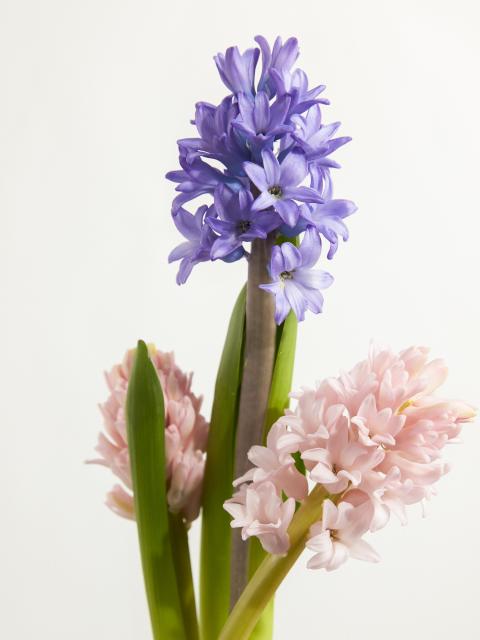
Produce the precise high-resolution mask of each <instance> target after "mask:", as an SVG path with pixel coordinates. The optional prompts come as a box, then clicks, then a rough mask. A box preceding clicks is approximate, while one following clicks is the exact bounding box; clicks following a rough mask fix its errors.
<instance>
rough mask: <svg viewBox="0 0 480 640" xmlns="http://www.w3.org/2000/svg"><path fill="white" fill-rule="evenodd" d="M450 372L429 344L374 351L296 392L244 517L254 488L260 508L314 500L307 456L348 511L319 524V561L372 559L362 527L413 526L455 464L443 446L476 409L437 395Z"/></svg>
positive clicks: (259, 453) (250, 477) (260, 452)
mask: <svg viewBox="0 0 480 640" xmlns="http://www.w3.org/2000/svg"><path fill="white" fill-rule="evenodd" d="M446 374H447V369H446V367H445V364H444V363H443V361H442V360H432V361H429V359H428V350H427V349H425V348H423V347H411V348H409V349H406V350H404V351H401V352H400V353H399V354H396V353H394V352H393V351H391V350H389V349H380V348H376V347H372V348H371V350H370V354H369V356H368V358H367V359H366V360H363V361H362V362H359V363H358V364H357V365H355V367H354V368H353V369H352V370H351V371H348V372H344V373H342V374H341V375H340V376H338V377H337V378H327V379H326V380H324V381H323V382H320V383H318V384H317V385H316V388H315V389H308V388H304V389H302V391H301V392H299V393H296V394H291V395H292V397H294V398H296V399H297V405H296V407H295V410H294V411H287V412H286V415H285V416H283V417H282V418H280V419H279V420H278V422H277V423H276V424H275V425H274V426H273V427H272V430H271V432H270V436H269V438H268V440H267V445H266V447H253V448H252V449H251V451H250V454H249V458H250V460H251V462H253V464H254V465H255V468H254V469H251V470H250V471H248V472H247V474H245V475H244V476H243V477H242V478H240V479H239V480H238V481H237V482H236V484H238V483H242V482H248V481H250V482H253V484H251V485H249V486H247V487H243V488H242V493H239V494H236V496H235V497H234V499H233V500H234V502H235V503H236V504H237V508H238V509H240V508H241V509H243V510H242V514H243V517H245V512H248V513H252V509H250V510H249V509H246V507H245V504H246V496H247V494H248V491H253V492H254V493H253V495H254V496H255V498H254V500H253V498H252V500H253V501H254V503H255V505H256V506H255V509H256V510H257V511H260V510H261V505H260V504H259V501H261V500H262V499H265V500H267V499H268V500H269V501H275V500H276V502H275V505H276V508H277V509H280V508H281V505H282V504H283V503H282V501H281V498H280V496H282V494H283V493H285V494H287V495H288V496H290V497H295V498H297V500H298V499H303V498H304V497H305V487H306V481H305V482H302V481H301V479H299V475H300V474H299V473H298V471H297V467H298V457H299V456H300V457H301V459H302V460H303V462H304V464H305V467H306V479H307V481H308V482H309V483H310V484H313V483H316V484H320V485H322V486H323V487H324V488H325V489H326V490H327V491H328V492H329V494H330V495H336V496H337V498H336V502H338V503H339V506H338V509H337V507H335V506H334V505H333V503H326V504H327V506H326V509H325V512H324V517H323V520H322V522H321V523H318V525H316V526H315V528H314V529H312V531H315V535H314V536H313V537H312V539H311V540H310V543H309V545H310V546H311V545H314V546H315V550H316V551H317V555H316V556H315V557H314V559H312V561H311V564H310V566H313V565H315V566H325V567H327V568H329V569H333V568H336V567H337V566H339V565H340V564H341V563H342V562H343V561H344V560H345V559H346V558H347V556H348V555H352V556H353V555H355V556H356V557H360V556H365V557H366V559H372V558H373V557H374V556H373V555H372V550H371V549H370V547H369V546H368V545H367V546H365V544H366V543H363V541H361V540H360V537H361V535H362V533H363V532H365V531H367V530H370V531H377V530H378V529H380V528H382V527H383V526H385V525H386V523H387V522H388V521H389V518H390V514H391V513H393V514H394V515H396V516H397V517H398V518H399V519H400V522H401V523H402V524H405V523H406V520H407V517H406V506H408V505H411V504H415V503H418V502H422V504H423V503H424V501H425V499H429V498H430V497H431V496H432V495H435V486H434V485H435V483H436V482H437V481H438V480H439V479H440V478H441V477H442V476H443V475H444V474H445V473H446V472H447V471H448V470H449V466H448V464H447V463H446V462H444V461H443V460H442V458H441V456H442V451H443V449H444V447H445V445H446V444H447V443H449V442H455V441H457V440H458V436H459V433H460V430H461V428H462V425H463V424H464V423H465V422H468V421H471V420H472V419H473V417H474V415H475V411H474V410H473V409H472V408H471V407H470V406H468V405H466V404H464V403H461V402H457V401H449V400H443V399H441V398H439V397H438V396H436V394H435V392H436V390H437V388H438V387H439V385H440V384H441V383H442V382H443V381H444V379H445V377H446ZM294 460H297V464H296V465H294V463H293V461H294ZM121 463H122V461H119V463H118V466H119V469H121V466H122V465H121ZM261 482H268V483H270V489H269V490H268V492H267V491H266V490H265V489H264V490H262V491H260V492H259V491H258V490H257V486H256V485H257V483H261ZM299 489H301V491H300V490H299ZM272 504H273V503H272ZM238 505H243V506H241V507H239V506H238ZM270 508H271V507H270ZM247 520H248V518H247ZM267 520H268V519H267ZM248 522H249V523H250V524H251V522H250V520H248ZM269 522H271V521H270V520H269ZM276 522H279V520H277V521H276ZM235 526H240V525H239V524H237V525H235ZM242 526H245V531H248V535H256V534H255V533H253V531H255V529H254V528H251V527H250V528H249V525H247V524H245V525H242ZM331 530H332V531H334V533H333V534H331V533H330V531H331ZM360 530H362V531H361V532H360V533H358V532H359V531H360ZM357 534H358V535H357ZM312 548H313V547H312ZM367 556H368V557H367Z"/></svg>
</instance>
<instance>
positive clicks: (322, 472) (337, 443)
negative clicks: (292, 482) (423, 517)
mask: <svg viewBox="0 0 480 640" xmlns="http://www.w3.org/2000/svg"><path fill="white" fill-rule="evenodd" d="M384 457H385V451H384V450H383V449H382V448H381V447H371V446H365V445H364V444H362V442H360V440H359V439H358V437H357V430H356V429H355V427H354V425H351V424H350V421H349V419H348V417H347V416H344V415H341V416H339V418H338V420H337V422H336V423H335V425H334V426H333V427H332V429H331V431H330V437H329V438H328V440H326V443H325V446H324V447H323V448H317V449H308V450H307V451H304V452H303V453H302V459H303V460H305V462H306V464H307V465H308V469H309V471H310V478H311V479H312V480H314V481H315V482H317V483H318V484H322V485H323V486H324V487H325V488H326V489H327V490H328V492H329V493H331V494H338V493H342V492H343V491H345V489H347V488H348V486H349V485H351V486H353V487H356V486H358V485H359V484H360V482H361V480H362V476H363V474H365V473H367V472H368V471H371V470H372V469H374V468H375V467H377V466H378V465H379V464H380V462H381V461H382V460H383V458H384ZM312 462H313V463H314V464H313V465H312V464H311V463H312Z"/></svg>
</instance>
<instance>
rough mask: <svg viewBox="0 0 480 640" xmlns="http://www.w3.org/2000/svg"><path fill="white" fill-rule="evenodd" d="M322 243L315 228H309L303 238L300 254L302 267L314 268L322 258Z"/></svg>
mask: <svg viewBox="0 0 480 640" xmlns="http://www.w3.org/2000/svg"><path fill="white" fill-rule="evenodd" d="M321 250H322V243H321V242H320V236H319V235H318V231H317V230H316V229H315V227H308V228H307V230H306V231H305V235H304V236H303V240H302V243H301V245H300V249H299V253H300V255H301V257H302V267H304V268H308V267H312V266H313V265H314V264H315V263H316V262H317V260H318V259H319V257H320V252H321Z"/></svg>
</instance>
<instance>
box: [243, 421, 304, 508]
mask: <svg viewBox="0 0 480 640" xmlns="http://www.w3.org/2000/svg"><path fill="white" fill-rule="evenodd" d="M297 450H298V440H297V437H296V435H295V434H292V433H290V432H289V431H288V430H287V427H286V426H285V425H283V424H281V423H280V422H278V423H276V424H274V425H273V427H272V428H271V429H270V431H269V433H268V436H267V446H266V447H261V446H258V445H255V446H253V447H251V449H250V451H249V452H248V459H249V460H250V462H252V463H253V464H254V465H255V467H256V468H254V469H250V470H249V471H247V473H246V474H245V475H243V476H242V477H241V478H238V479H237V480H235V482H234V483H233V486H235V487H236V486H239V485H241V484H243V483H244V482H248V481H253V482H255V483H260V482H263V481H265V480H269V481H270V482H273V484H274V485H275V487H276V488H277V491H278V492H280V493H281V492H282V491H284V493H285V494H286V495H287V496H288V497H290V498H295V500H303V499H305V498H306V497H307V493H308V484H307V479H306V478H305V476H304V475H302V474H301V473H300V472H299V471H298V470H297V469H296V467H295V460H294V459H293V458H292V456H291V455H290V454H291V453H294V452H295V451H297Z"/></svg>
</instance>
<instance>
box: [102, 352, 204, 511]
mask: <svg viewBox="0 0 480 640" xmlns="http://www.w3.org/2000/svg"><path fill="white" fill-rule="evenodd" d="M148 350H149V356H150V359H151V361H152V363H153V365H154V366H155V369H156V371H157V374H158V378H159V381H160V384H161V387H162V391H163V395H164V401H165V451H166V475H167V500H168V505H169V508H170V510H171V511H172V512H173V513H181V514H182V516H183V517H184V518H185V519H186V520H187V521H189V522H191V521H192V520H194V519H195V518H196V517H197V516H198V513H199V509H200V498H201V490H202V481H203V471H204V465H205V453H204V452H205V449H206V444H207V436H208V424H207V422H206V421H205V419H204V418H203V416H202V415H201V414H200V407H201V402H202V400H201V398H198V397H197V396H195V395H194V394H193V392H192V391H191V380H192V376H191V374H190V375H187V374H185V373H183V372H182V371H181V370H180V369H179V367H178V366H177V365H176V364H175V360H174V357H173V354H172V353H163V352H161V351H158V350H157V349H156V348H155V347H154V346H153V345H149V347H148ZM134 355H135V350H130V351H128V352H127V353H126V355H125V357H124V359H123V361H122V363H121V364H119V365H116V366H114V367H113V368H112V370H111V371H110V372H109V373H107V374H106V379H107V384H108V387H109V390H110V396H109V397H108V399H107V400H106V402H105V403H104V404H102V405H101V406H100V409H101V411H102V414H103V418H104V424H105V431H106V434H103V433H100V435H99V439H98V445H97V447H96V450H97V452H98V453H99V454H100V457H99V458H97V459H96V460H91V461H90V462H92V463H96V464H101V465H103V466H106V467H108V468H109V469H110V470H111V471H112V472H113V473H114V474H115V475H116V476H117V477H118V478H119V479H120V480H121V481H122V483H123V485H115V487H114V488H113V489H112V491H110V492H109V493H108V495H107V500H106V504H107V506H108V507H110V509H112V511H114V512H115V513H117V514H118V515H121V516H123V517H125V518H130V519H134V518H135V509H134V502H133V496H132V479H131V473H130V461H129V456H128V445H127V427H126V420H125V403H126V397H127V388H128V381H129V378H130V374H131V372H132V366H133V359H134Z"/></svg>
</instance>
